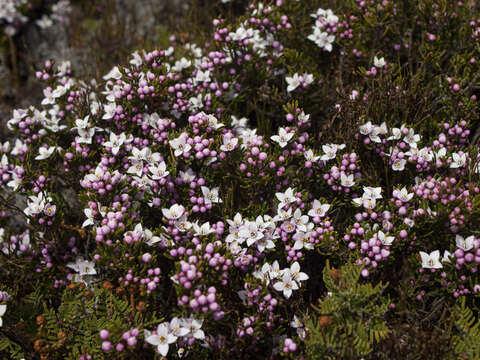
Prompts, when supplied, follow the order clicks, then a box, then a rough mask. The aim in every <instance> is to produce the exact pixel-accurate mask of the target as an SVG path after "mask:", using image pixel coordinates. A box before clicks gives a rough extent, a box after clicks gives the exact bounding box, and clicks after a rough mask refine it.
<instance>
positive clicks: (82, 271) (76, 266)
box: [67, 257, 97, 284]
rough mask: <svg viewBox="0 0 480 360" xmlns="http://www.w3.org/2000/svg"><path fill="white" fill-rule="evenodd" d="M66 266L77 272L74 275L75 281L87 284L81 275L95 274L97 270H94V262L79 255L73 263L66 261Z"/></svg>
mask: <svg viewBox="0 0 480 360" xmlns="http://www.w3.org/2000/svg"><path fill="white" fill-rule="evenodd" d="M67 267H69V268H70V269H72V270H74V271H75V272H77V273H78V274H77V275H76V276H75V277H74V281H75V282H83V283H85V284H88V283H87V282H86V281H85V280H84V278H83V277H84V276H92V275H96V274H97V270H95V263H94V262H93V261H88V260H84V259H83V258H81V257H77V259H76V260H75V262H74V263H68V264H67Z"/></svg>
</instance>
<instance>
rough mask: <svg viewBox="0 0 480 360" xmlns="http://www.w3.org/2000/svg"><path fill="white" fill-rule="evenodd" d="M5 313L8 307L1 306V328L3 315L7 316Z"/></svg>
mask: <svg viewBox="0 0 480 360" xmlns="http://www.w3.org/2000/svg"><path fill="white" fill-rule="evenodd" d="M5 311H7V305H0V327H2V325H3V318H2V317H3V315H5Z"/></svg>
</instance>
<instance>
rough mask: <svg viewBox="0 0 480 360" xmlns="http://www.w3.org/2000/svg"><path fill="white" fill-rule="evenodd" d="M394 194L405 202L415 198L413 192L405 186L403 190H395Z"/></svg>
mask: <svg viewBox="0 0 480 360" xmlns="http://www.w3.org/2000/svg"><path fill="white" fill-rule="evenodd" d="M393 196H394V197H396V198H397V199H399V200H401V201H403V202H409V201H410V200H412V198H413V193H409V192H408V190H407V188H406V187H403V188H402V189H401V190H398V189H395V190H393Z"/></svg>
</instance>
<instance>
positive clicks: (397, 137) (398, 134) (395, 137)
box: [387, 125, 405, 140]
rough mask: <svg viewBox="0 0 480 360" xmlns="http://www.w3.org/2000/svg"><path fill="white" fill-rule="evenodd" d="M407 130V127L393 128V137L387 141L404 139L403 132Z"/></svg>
mask: <svg viewBox="0 0 480 360" xmlns="http://www.w3.org/2000/svg"><path fill="white" fill-rule="evenodd" d="M404 128H405V125H402V126H401V127H400V129H399V128H393V129H392V136H390V137H388V138H387V140H400V138H401V137H402V131H403V129H404Z"/></svg>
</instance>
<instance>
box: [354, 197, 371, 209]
mask: <svg viewBox="0 0 480 360" xmlns="http://www.w3.org/2000/svg"><path fill="white" fill-rule="evenodd" d="M352 201H353V202H354V203H355V204H357V205H359V206H363V207H364V208H365V209H370V210H371V209H374V208H375V206H376V205H377V201H376V200H375V199H372V198H371V197H369V196H365V194H363V196H362V197H359V198H355V199H353V200H352Z"/></svg>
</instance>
